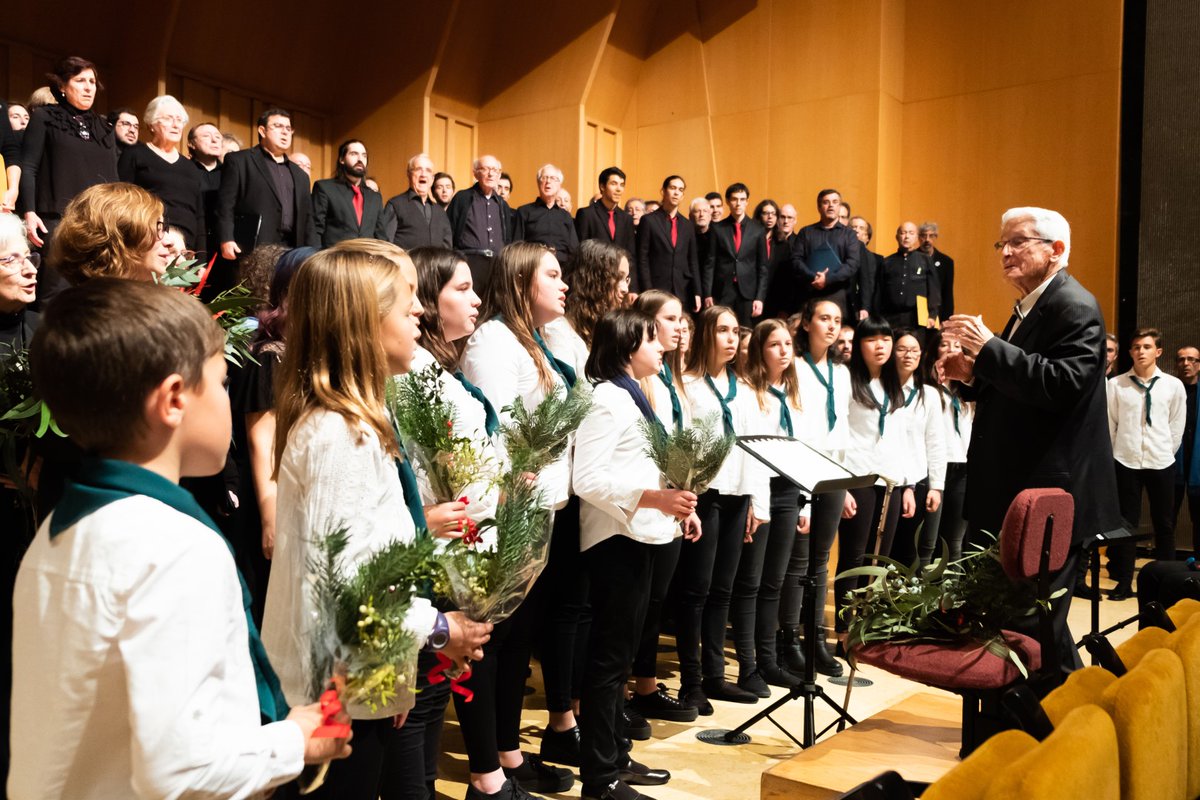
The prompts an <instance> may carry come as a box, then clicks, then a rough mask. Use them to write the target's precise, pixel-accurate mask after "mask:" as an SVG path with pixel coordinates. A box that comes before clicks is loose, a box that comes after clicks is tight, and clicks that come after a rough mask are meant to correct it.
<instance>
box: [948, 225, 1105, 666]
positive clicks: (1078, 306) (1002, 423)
mask: <svg viewBox="0 0 1200 800" xmlns="http://www.w3.org/2000/svg"><path fill="white" fill-rule="evenodd" d="M996 250H997V251H998V252H999V254H1000V263H1001V268H1002V269H1003V272H1004V277H1005V280H1007V281H1008V282H1009V283H1010V284H1012V285H1013V287H1014V288H1016V290H1017V292H1018V293H1019V300H1018V301H1017V304H1016V306H1015V307H1014V313H1013V316H1012V318H1011V319H1010V320H1009V321H1008V325H1006V326H1005V328H1004V331H1003V332H1002V333H1000V334H993V333H992V332H991V331H990V330H988V329H987V327H986V326H985V325H984V324H983V318H982V317H976V316H970V315H967V314H955V315H954V316H952V317H950V319H949V320H947V321H946V324H945V326H944V329H943V332H944V334H945V335H946V337H947V338H949V339H951V340H952V341H956V342H957V343H958V344H960V345H961V350H952V351H951V352H950V353H948V354H947V355H946V356H944V357H943V358H942V359H941V361H940V362H939V364H938V366H939V369H940V370H942V371H943V372H944V374H945V375H946V376H947V377H949V378H952V379H955V380H959V381H962V382H964V383H965V384H967V386H966V388H965V390H964V391H965V393H966V395H967V396H968V397H970V398H971V399H974V400H976V401H977V405H976V411H975V424H974V428H973V429H972V432H971V443H970V448H969V450H968V453H967V471H968V472H967V475H968V477H967V497H966V509H965V515H966V517H967V519H968V520H969V521H970V532H969V533H968V537H969V538H971V539H972V540H974V541H983V539H982V538H981V534H980V532H981V531H991V532H993V533H998V532H999V531H1000V526H1001V524H1002V523H1003V521H1004V514H1005V512H1006V511H1007V510H1008V506H1009V504H1010V503H1011V502H1012V500H1013V499H1014V498H1015V497H1016V496H1017V494H1018V493H1019V492H1021V491H1022V490H1024V489H1029V488H1042V487H1054V488H1061V489H1065V490H1066V491H1068V492H1070V494H1071V496H1072V497H1073V498H1074V499H1075V525H1074V530H1073V535H1072V540H1071V541H1072V547H1071V551H1070V554H1069V555H1068V558H1067V563H1066V565H1065V566H1064V568H1063V570H1062V571H1061V572H1060V573H1059V575H1058V577H1057V578H1056V579H1055V589H1058V588H1065V589H1067V593H1066V594H1065V595H1063V596H1062V597H1060V598H1059V599H1057V600H1055V601H1054V612H1053V618H1054V623H1055V630H1056V631H1057V632H1058V633H1059V634H1060V636H1059V641H1060V642H1061V645H1060V648H1061V650H1060V653H1059V655H1060V657H1061V658H1062V660H1063V662H1064V665H1067V666H1068V667H1069V666H1070V665H1072V664H1074V665H1078V664H1079V663H1080V662H1079V656H1078V652H1077V651H1076V650H1075V648H1074V646H1073V645H1072V644H1071V639H1070V632H1069V631H1068V630H1067V628H1066V609H1067V606H1068V605H1069V603H1070V597H1071V589H1072V587H1073V586H1074V579H1075V569H1076V565H1077V564H1078V560H1079V558H1080V544H1081V543H1082V542H1083V541H1084V540H1085V539H1088V538H1090V537H1092V536H1094V535H1096V534H1099V533H1102V532H1105V531H1109V530H1112V529H1114V528H1117V527H1119V526H1120V516H1119V513H1118V511H1117V508H1116V502H1115V498H1116V496H1117V487H1116V477H1115V473H1114V472H1113V468H1112V445H1111V443H1110V440H1109V436H1108V431H1107V426H1108V412H1107V399H1106V397H1105V391H1104V363H1105V355H1104V331H1105V327H1104V317H1103V315H1102V314H1101V312H1100V306H1099V304H1097V302H1096V298H1095V297H1093V296H1092V295H1091V293H1090V292H1088V290H1087V289H1085V288H1083V286H1082V285H1081V284H1080V283H1079V282H1078V281H1077V280H1075V279H1074V278H1073V277H1071V276H1070V275H1069V274H1067V272H1066V267H1067V258H1068V257H1069V256H1070V253H1071V229H1070V226H1069V225H1068V224H1067V221H1066V219H1064V218H1063V216H1062V215H1061V214H1059V213H1058V212H1055V211H1048V210H1046V209H1041V208H1013V209H1009V210H1008V211H1006V212H1005V213H1004V216H1003V217H1002V218H1001V228H1000V240H999V241H998V242H996Z"/></svg>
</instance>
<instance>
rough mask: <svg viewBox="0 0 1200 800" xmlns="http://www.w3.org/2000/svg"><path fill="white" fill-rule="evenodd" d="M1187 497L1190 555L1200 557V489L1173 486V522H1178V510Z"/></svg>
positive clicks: (1180, 485) (1178, 484)
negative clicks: (1190, 537)
mask: <svg viewBox="0 0 1200 800" xmlns="http://www.w3.org/2000/svg"><path fill="white" fill-rule="evenodd" d="M1184 497H1187V504H1188V515H1189V516H1190V517H1191V518H1192V555H1193V556H1200V488H1196V487H1188V486H1184V485H1183V484H1182V483H1177V484H1175V517H1174V519H1175V521H1176V523H1178V522H1179V509H1180V508H1181V507H1182V506H1183V499H1184Z"/></svg>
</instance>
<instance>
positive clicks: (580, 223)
mask: <svg viewBox="0 0 1200 800" xmlns="http://www.w3.org/2000/svg"><path fill="white" fill-rule="evenodd" d="M613 222H614V223H615V225H616V228H617V235H616V236H615V237H614V236H609V235H608V209H607V208H605V207H604V203H602V202H600V201H599V200H593V201H592V202H591V203H589V204H588V205H586V206H584V207H583V208H580V209H579V210H578V211H576V212H575V233H577V234H578V235H579V243H580V244H583V243H584V242H586V241H587V240H588V239H599V240H600V241H602V242H610V243H612V244H615V245H616V246H617V247H620V248H622V249H623V250H624V251H625V252H627V253H629V261H630V266H631V267H632V266H633V261H634V259H635V258H636V257H637V256H636V254H637V234H636V232H635V229H634V227H633V217H631V216H629V213H628V212H627V211H625V210H624V209H621V208H615V209H613ZM638 283H639V281H638V279H637V270H636V269H634V270H632V271H631V272H630V274H629V291H631V292H640V291H641V290H642V287H641V286H639V285H638Z"/></svg>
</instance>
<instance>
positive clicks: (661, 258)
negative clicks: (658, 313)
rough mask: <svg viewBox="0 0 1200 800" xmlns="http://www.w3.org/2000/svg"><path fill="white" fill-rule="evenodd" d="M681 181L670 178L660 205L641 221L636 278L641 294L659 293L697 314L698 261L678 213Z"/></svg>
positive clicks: (691, 237)
mask: <svg viewBox="0 0 1200 800" xmlns="http://www.w3.org/2000/svg"><path fill="white" fill-rule="evenodd" d="M686 188H687V186H686V185H685V184H684V182H683V178H681V177H679V176H678V175H671V176H669V177H668V178H667V179H666V180H664V181H663V184H662V203H661V204H660V205H659V207H658V208H657V209H655V210H654V211H652V212H650V213H649V214H646V215H645V216H644V217H642V221H641V224H640V225H639V226H638V235H637V270H636V271H637V274H638V285H639V286H640V287H641V290H642V291H645V290H647V289H661V290H662V291H664V292H670V293H671V294H673V295H675V296H676V297H678V298H679V302H680V303H681V304H682V305H683V307H684V308H685V309H688V310H690V311H699V310H700V261H699V253H698V251H697V249H696V232H695V230H694V228H693V227H692V223H691V222H689V221H688V220H687V218H686V217H684V216H683V215H682V214H680V213H679V204H680V203H682V202H683V192H684V190H685V189H686Z"/></svg>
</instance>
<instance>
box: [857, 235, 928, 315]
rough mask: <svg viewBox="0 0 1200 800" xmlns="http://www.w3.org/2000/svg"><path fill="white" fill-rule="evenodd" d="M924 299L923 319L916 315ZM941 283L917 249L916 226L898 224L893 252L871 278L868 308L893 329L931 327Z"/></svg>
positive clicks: (923, 255) (926, 259)
mask: <svg viewBox="0 0 1200 800" xmlns="http://www.w3.org/2000/svg"><path fill="white" fill-rule="evenodd" d="M920 297H924V298H925V306H926V309H927V312H928V313H927V314H926V318H925V320H924V321H922V320H921V319H920V317H919V314H918V308H919V303H918V298H920ZM940 303H941V283H940V282H939V280H938V275H937V272H936V271H935V270H934V269H933V265H932V264H931V263H930V262H929V259H928V258H926V257H925V254H924V253H922V252H921V251H920V250H919V249H918V247H917V226H916V223H913V222H902V223H900V227H898V228H896V252H894V253H892V254H891V255H890V256H888V257H887V258H885V259H884V260H883V266H882V267H881V268H880V270H879V271H878V272H877V273H876V275H875V296H874V300H873V301H872V303H871V305H870V306H868V307H869V308H870V309H871V310H872V311H874V312H875V313H876V314H879V315H880V316H882V317H883V318H884V319H886V320H887V321H888V322H889V323H890V324H891V326H892V330H895V329H896V328H916V327H918V326H921V325H925V326H928V327H933V326H934V325H935V322H934V319H935V318H936V317H937V315H938V309H939V308H940V307H941V306H940Z"/></svg>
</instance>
